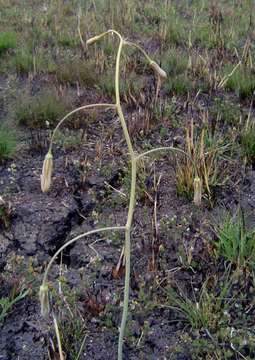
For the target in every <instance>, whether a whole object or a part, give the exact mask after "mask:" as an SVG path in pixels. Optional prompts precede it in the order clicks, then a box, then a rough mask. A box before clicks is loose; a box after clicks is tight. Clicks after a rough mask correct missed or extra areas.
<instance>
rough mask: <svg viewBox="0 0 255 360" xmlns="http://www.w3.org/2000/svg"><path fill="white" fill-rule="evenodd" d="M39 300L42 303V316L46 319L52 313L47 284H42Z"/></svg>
mask: <svg viewBox="0 0 255 360" xmlns="http://www.w3.org/2000/svg"><path fill="white" fill-rule="evenodd" d="M39 300H40V303H41V315H42V316H43V317H46V316H47V315H48V314H49V312H50V304H49V289H48V285H47V284H44V283H43V284H42V285H41V286H40V291H39Z"/></svg>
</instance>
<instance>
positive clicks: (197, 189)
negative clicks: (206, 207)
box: [193, 176, 202, 206]
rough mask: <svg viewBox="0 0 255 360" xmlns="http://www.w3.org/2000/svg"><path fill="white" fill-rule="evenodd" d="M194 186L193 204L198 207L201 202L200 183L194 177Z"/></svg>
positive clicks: (199, 180)
mask: <svg viewBox="0 0 255 360" xmlns="http://www.w3.org/2000/svg"><path fill="white" fill-rule="evenodd" d="M193 186H194V200H193V201H194V204H195V205H197V206H199V205H201V202H202V181H201V179H200V178H199V177H198V176H196V177H195V179H194V182H193Z"/></svg>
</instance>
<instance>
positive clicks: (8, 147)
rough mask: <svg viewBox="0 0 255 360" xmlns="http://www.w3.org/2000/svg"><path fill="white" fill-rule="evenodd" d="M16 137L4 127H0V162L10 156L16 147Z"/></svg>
mask: <svg viewBox="0 0 255 360" xmlns="http://www.w3.org/2000/svg"><path fill="white" fill-rule="evenodd" d="M16 145H17V142H16V139H15V136H14V135H13V133H12V132H11V131H10V130H9V129H7V128H6V127H3V126H1V127H0V163H1V162H4V161H5V160H6V159H8V158H10V157H11V156H12V155H13V154H14V152H15V149H16Z"/></svg>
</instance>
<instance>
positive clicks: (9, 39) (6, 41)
mask: <svg viewBox="0 0 255 360" xmlns="http://www.w3.org/2000/svg"><path fill="white" fill-rule="evenodd" d="M16 43H17V39H16V34H15V33H14V32H2V33H0V56H1V55H2V54H3V53H5V52H6V51H7V50H9V49H13V48H15V47H16Z"/></svg>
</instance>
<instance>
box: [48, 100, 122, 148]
mask: <svg viewBox="0 0 255 360" xmlns="http://www.w3.org/2000/svg"><path fill="white" fill-rule="evenodd" d="M98 107H102V108H111V109H115V108H116V105H115V104H90V105H84V106H81V107H78V108H77V109H74V110H72V111H70V112H69V113H68V114H66V115H65V116H64V117H63V118H62V119H61V120H60V121H59V123H58V124H57V126H56V127H55V129H54V130H53V133H52V136H51V140H50V146H49V150H51V149H52V144H53V140H54V136H55V135H56V132H57V130H58V129H59V127H60V126H61V125H62V124H63V122H64V121H65V120H66V119H67V118H69V117H70V116H71V115H73V114H75V113H76V112H78V111H81V110H89V109H93V108H98Z"/></svg>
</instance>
